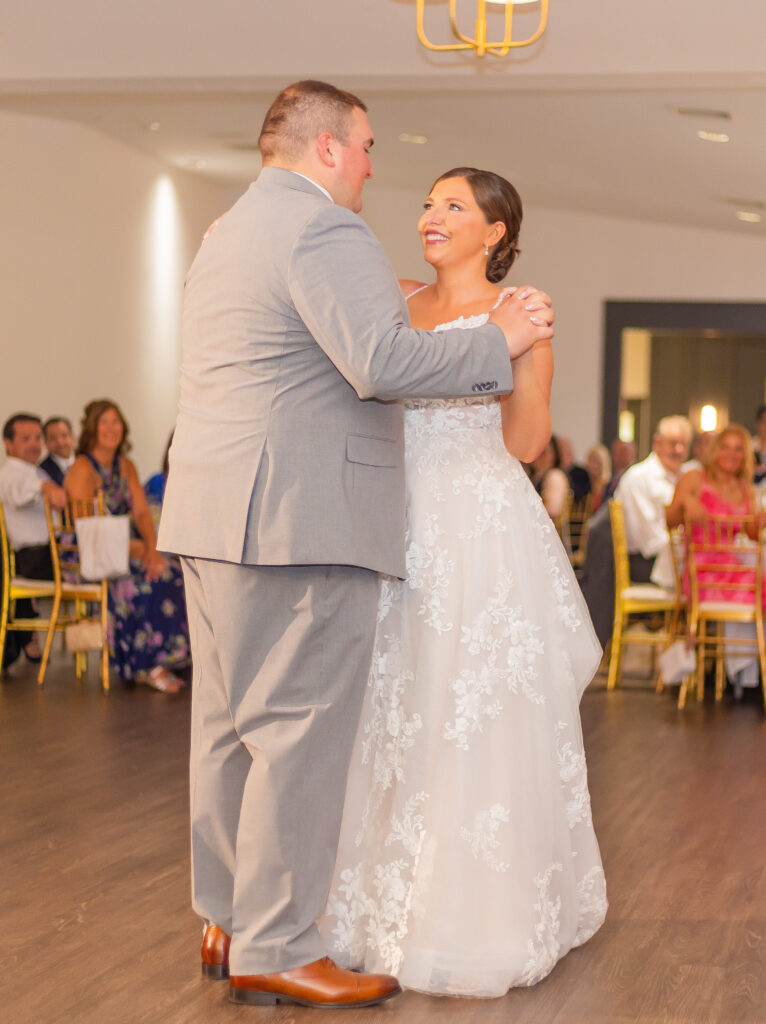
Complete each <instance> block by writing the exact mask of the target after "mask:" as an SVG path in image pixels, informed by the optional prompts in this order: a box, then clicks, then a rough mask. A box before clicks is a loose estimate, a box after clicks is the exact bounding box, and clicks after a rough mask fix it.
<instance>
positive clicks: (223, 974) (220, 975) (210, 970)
mask: <svg viewBox="0 0 766 1024" xmlns="http://www.w3.org/2000/svg"><path fill="white" fill-rule="evenodd" d="M202 977H203V978H209V979H210V980H211V981H226V980H227V979H228V977H229V968H228V967H224V966H223V965H222V964H205V963H203V965H202Z"/></svg>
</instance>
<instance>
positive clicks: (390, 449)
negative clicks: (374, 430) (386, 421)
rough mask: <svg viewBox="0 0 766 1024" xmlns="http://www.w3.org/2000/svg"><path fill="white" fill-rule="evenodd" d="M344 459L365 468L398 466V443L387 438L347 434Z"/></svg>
mask: <svg viewBox="0 0 766 1024" xmlns="http://www.w3.org/2000/svg"><path fill="white" fill-rule="evenodd" d="M346 458H347V459H348V461H349V462H360V463H362V465H365V466H391V467H394V466H398V465H399V461H400V455H399V443H398V442H397V441H392V440H390V439H389V438H387V437H366V436H365V435H364V434H349V435H348V436H347V438H346Z"/></svg>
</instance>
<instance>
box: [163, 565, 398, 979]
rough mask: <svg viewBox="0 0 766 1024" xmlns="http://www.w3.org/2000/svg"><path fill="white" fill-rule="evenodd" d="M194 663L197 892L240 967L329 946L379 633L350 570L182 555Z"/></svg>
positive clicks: (369, 588)
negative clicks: (319, 923)
mask: <svg viewBox="0 0 766 1024" xmlns="http://www.w3.org/2000/svg"><path fill="white" fill-rule="evenodd" d="M182 565H183V572H184V581H185V584H186V600H187V606H188V613H189V629H190V633H191V644H192V654H193V661H194V677H193V684H192V685H193V697H192V737H191V827H192V895H193V905H194V909H195V910H196V911H197V913H198V914H199V915H200V916H201V917H203V918H204V919H205V920H206V921H207V922H210V923H214V924H217V925H219V927H221V928H223V929H224V931H226V932H228V933H229V934H230V935H231V939H232V941H231V952H230V967H231V973H232V974H234V975H242V974H262V973H269V972H272V971H282V970H288V969H290V968H293V967H298V966H300V965H302V964H306V963H310V962H311V961H313V960H317V959H319V958H320V957H322V956H324V955H325V952H326V951H325V949H324V947H323V945H322V942H321V940H320V937H319V933H318V931H317V927H316V920H317V918H318V917H319V916H320V915H321V914H322V913H323V912H324V908H325V903H326V901H327V895H328V891H329V888H330V883H331V881H332V872H333V868H334V864H335V856H336V852H337V844H338V834H339V830H340V822H341V815H342V812H343V800H344V795H345V786H346V776H347V774H348V765H349V760H350V757H351V751H352V747H353V742H354V737H355V734H356V729H357V725H358V722H359V715H360V711H361V705H362V697H363V694H364V688H365V685H366V682H367V677H368V674H369V669H370V659H371V656H372V646H373V642H374V638H375V622H376V607H377V598H378V586H379V579H378V576H377V574H376V573H373V572H370V571H369V570H367V569H360V568H357V567H354V566H248V565H235V564H232V563H229V562H216V561H212V560H208V559H200V558H183V559H182Z"/></svg>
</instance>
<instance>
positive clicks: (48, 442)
mask: <svg viewBox="0 0 766 1024" xmlns="http://www.w3.org/2000/svg"><path fill="white" fill-rule="evenodd" d="M43 437H44V438H45V447H46V448H47V449H48V457H47V458H45V459H43V461H42V462H41V463H40V469H41V470H42V471H43V472H44V473H46V474H47V475H48V476H49V477H50V478H51V480H52V481H53V482H54V484H58V485H59V486H60V487H63V486H64V477H65V476H66V471H67V470H68V469H69V467H70V466H71V465H72V463H73V462H74V435H73V434H72V424H71V423H70V422H69V420H68V419H67V418H66V416H51V418H50V419H48V420H46V421H45V423H44V424H43Z"/></svg>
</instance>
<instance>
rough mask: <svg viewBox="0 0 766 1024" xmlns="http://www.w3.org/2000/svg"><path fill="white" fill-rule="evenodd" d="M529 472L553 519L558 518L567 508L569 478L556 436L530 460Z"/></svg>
mask: <svg viewBox="0 0 766 1024" xmlns="http://www.w3.org/2000/svg"><path fill="white" fill-rule="evenodd" d="M529 474H530V479H531V480H532V483H533V484H534V487H535V490H536V491H537V493H538V494H539V495H540V497H541V498H542V499H543V505H545V510H546V512H547V513H548V515H549V516H550V517H551V519H557V518H558V517H559V516H561V515H562V514H563V512H564V509H565V508H566V504H567V495H568V494H569V478H568V477H567V475H566V473H565V472H564V471H563V470H562V469H561V452H560V451H559V446H558V440H557V438H556V437H555V436H552V437H551V439H550V441H549V442H548V444H547V445H546V446H545V448H544V449H543V451H542V452H541V453H540V455H538V457H537V458H536V459H535V460H534V462H530V464H529Z"/></svg>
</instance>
